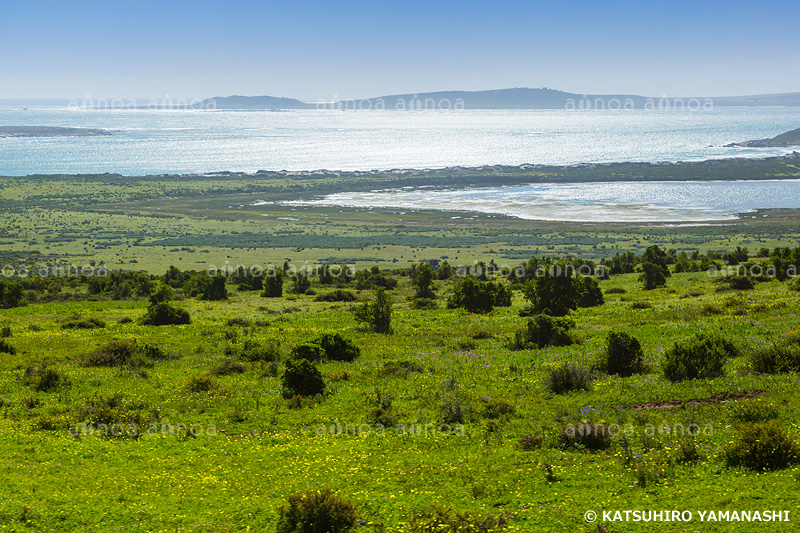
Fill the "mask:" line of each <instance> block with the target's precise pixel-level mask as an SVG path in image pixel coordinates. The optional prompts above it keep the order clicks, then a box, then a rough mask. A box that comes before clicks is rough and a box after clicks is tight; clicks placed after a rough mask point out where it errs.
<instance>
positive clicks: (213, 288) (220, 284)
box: [200, 275, 228, 301]
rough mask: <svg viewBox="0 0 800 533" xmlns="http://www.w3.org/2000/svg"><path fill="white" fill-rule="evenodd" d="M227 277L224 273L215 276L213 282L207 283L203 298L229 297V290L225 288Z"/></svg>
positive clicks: (218, 298) (213, 299)
mask: <svg viewBox="0 0 800 533" xmlns="http://www.w3.org/2000/svg"><path fill="white" fill-rule="evenodd" d="M225 281H226V277H225V276H223V275H218V276H214V277H213V278H212V279H211V283H209V284H207V285H206V287H205V289H204V290H203V295H202V296H201V297H200V299H201V300H209V301H219V300H227V299H228V290H227V289H226V288H225Z"/></svg>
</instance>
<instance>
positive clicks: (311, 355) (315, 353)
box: [289, 342, 325, 363]
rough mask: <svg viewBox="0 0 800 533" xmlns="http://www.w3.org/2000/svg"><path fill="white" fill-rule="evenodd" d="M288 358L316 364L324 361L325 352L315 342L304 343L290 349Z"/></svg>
mask: <svg viewBox="0 0 800 533" xmlns="http://www.w3.org/2000/svg"><path fill="white" fill-rule="evenodd" d="M289 357H291V358H292V359H305V360H306V361H313V362H315V363H318V362H320V361H324V360H325V350H324V349H323V348H322V346H320V345H319V344H317V343H316V342H304V343H301V344H298V345H296V346H295V347H294V348H292V349H291V351H290V352H289Z"/></svg>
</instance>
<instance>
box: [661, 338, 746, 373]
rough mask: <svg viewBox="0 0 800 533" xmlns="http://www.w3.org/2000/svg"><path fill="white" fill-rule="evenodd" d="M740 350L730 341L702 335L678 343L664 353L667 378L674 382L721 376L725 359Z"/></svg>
mask: <svg viewBox="0 0 800 533" xmlns="http://www.w3.org/2000/svg"><path fill="white" fill-rule="evenodd" d="M738 354H739V351H738V350H737V349H736V347H735V346H734V345H733V344H732V343H731V342H730V341H728V340H726V339H724V338H722V337H720V336H718V335H713V334H712V335H709V334H706V333H701V334H698V335H696V336H694V337H693V338H691V339H689V340H687V341H684V342H683V343H681V344H679V343H677V342H676V343H675V344H674V345H673V346H672V347H671V348H669V349H668V350H667V351H666V353H665V354H664V363H663V371H664V377H666V378H667V379H668V380H670V381H672V382H676V381H685V380H687V379H708V378H716V377H719V376H721V375H722V373H723V372H722V367H723V365H724V363H725V359H727V358H728V357H736V356H737V355H738Z"/></svg>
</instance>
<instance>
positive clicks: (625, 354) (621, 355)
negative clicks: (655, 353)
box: [598, 331, 644, 377]
mask: <svg viewBox="0 0 800 533" xmlns="http://www.w3.org/2000/svg"><path fill="white" fill-rule="evenodd" d="M598 366H599V367H600V369H602V370H603V371H604V372H606V373H608V374H619V375H620V376H623V377H627V376H632V375H633V374H639V373H641V372H642V371H643V370H644V352H643V351H642V345H641V344H640V343H639V340H638V339H637V338H636V337H633V336H631V335H629V334H627V333H624V332H617V331H611V332H609V334H608V336H607V337H606V349H605V350H604V351H603V354H602V355H601V358H600V361H599V362H598Z"/></svg>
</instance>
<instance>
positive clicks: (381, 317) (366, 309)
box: [354, 287, 392, 333]
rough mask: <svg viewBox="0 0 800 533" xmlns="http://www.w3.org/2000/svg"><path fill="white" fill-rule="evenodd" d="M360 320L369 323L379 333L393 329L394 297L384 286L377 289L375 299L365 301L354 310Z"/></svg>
mask: <svg viewBox="0 0 800 533" xmlns="http://www.w3.org/2000/svg"><path fill="white" fill-rule="evenodd" d="M354 315H355V318H356V320H357V321H358V322H361V323H364V324H368V325H369V326H370V327H371V328H372V329H373V330H374V331H376V332H377V333H390V332H391V331H392V299H391V298H390V297H389V295H388V294H386V289H384V288H383V287H381V288H378V289H377V290H376V291H375V299H374V301H372V302H365V303H364V305H362V306H361V307H357V308H356V309H355V311H354Z"/></svg>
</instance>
